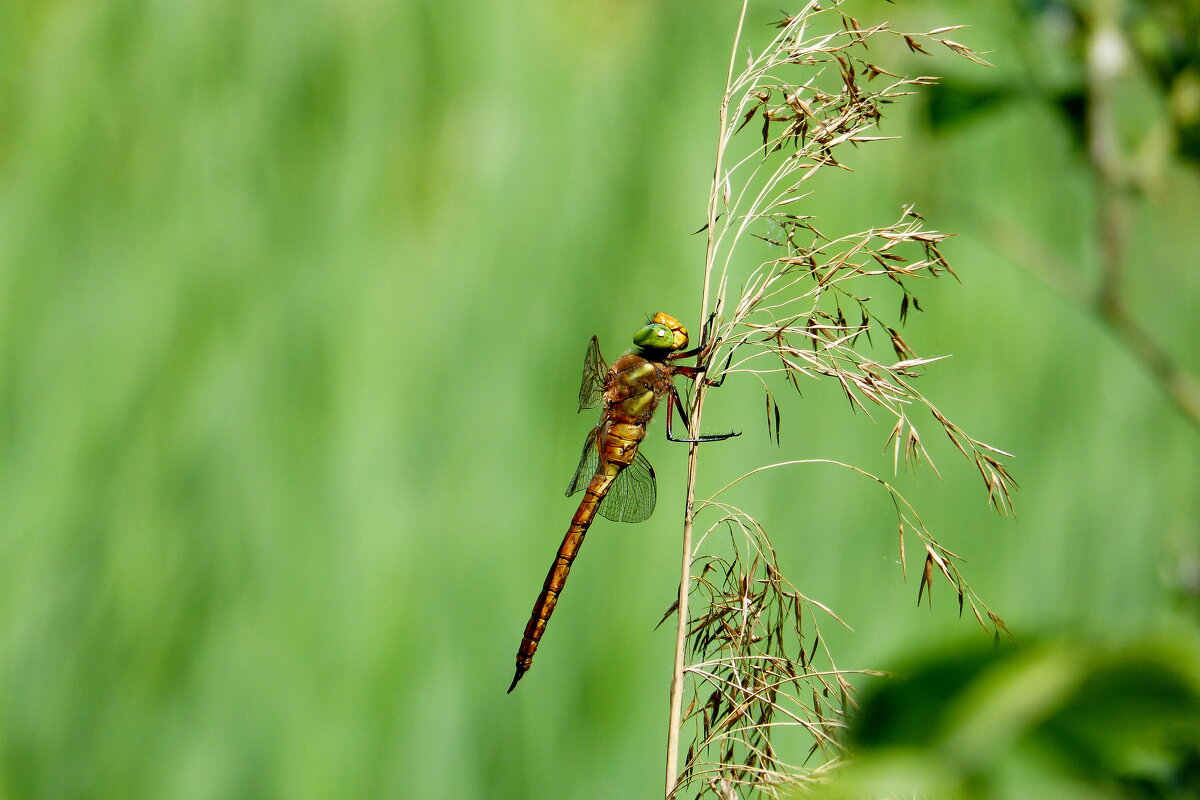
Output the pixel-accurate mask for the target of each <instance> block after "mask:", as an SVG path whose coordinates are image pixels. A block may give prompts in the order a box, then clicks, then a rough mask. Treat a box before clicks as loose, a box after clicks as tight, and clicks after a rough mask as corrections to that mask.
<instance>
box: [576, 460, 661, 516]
mask: <svg viewBox="0 0 1200 800" xmlns="http://www.w3.org/2000/svg"><path fill="white" fill-rule="evenodd" d="M592 449H593V450H595V448H592ZM657 500H658V490H657V489H656V488H655V486H654V467H652V466H650V462H649V461H647V460H646V457H645V456H644V455H642V454H641V453H638V454H637V455H635V456H634V457H633V463H632V464H630V465H629V466H628V467H626V468H625V469H623V470H621V471H620V472H619V473H618V474H617V477H616V479H615V480H614V481H613V482H612V486H610V487H609V488H608V494H607V495H605V497H604V502H602V503H601V504H600V516H602V517H604V518H605V519H611V520H612V521H613V522H642V521H644V520H647V519H649V518H650V515H651V514H653V513H654V504H655V502H656V501H657Z"/></svg>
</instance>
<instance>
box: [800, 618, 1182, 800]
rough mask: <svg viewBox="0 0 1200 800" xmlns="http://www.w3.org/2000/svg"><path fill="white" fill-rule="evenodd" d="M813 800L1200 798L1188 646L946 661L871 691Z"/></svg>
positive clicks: (1175, 642) (1001, 653) (1097, 647)
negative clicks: (834, 769) (843, 755)
mask: <svg viewBox="0 0 1200 800" xmlns="http://www.w3.org/2000/svg"><path fill="white" fill-rule="evenodd" d="M847 741H848V743H849V746H850V751H851V754H852V757H851V759H850V763H849V766H848V767H846V768H845V769H844V770H841V771H840V772H838V773H835V774H834V776H833V781H832V782H831V783H830V784H828V785H826V786H823V787H821V790H820V791H818V792H817V793H816V795H817V796H818V797H822V798H830V799H831V800H832V798H867V797H906V796H916V797H927V798H942V797H970V798H975V799H976V800H1001V799H1002V798H1025V797H1054V798H1073V797H1078V798H1085V797H1086V798H1131V799H1133V798H1147V800H1149V798H1156V799H1158V798H1161V799H1163V800H1166V799H1168V798H1178V799H1179V800H1186V798H1192V797H1196V795H1197V793H1200V638H1198V637H1197V636H1196V634H1195V631H1194V630H1180V631H1175V632H1174V635H1173V636H1171V637H1170V638H1163V639H1160V640H1153V639H1151V640H1138V641H1136V643H1134V644H1129V645H1125V646H1122V647H1120V648H1113V647H1111V646H1105V645H1103V644H1098V643H1096V642H1083V641H1065V640H1063V641H1057V642H1053V643H1040V644H1039V643H1034V644H1031V645H1030V646H1028V647H1026V648H1023V649H1020V650H1017V649H1012V648H1006V649H1005V650H999V649H998V650H992V651H988V650H984V649H981V648H979V647H978V646H975V647H968V648H961V647H960V648H959V649H956V650H951V651H949V652H945V653H939V654H936V655H930V656H926V657H925V658H924V660H922V661H919V662H916V663H909V664H907V665H905V666H904V667H903V669H902V672H901V675H900V676H899V677H898V678H896V679H895V680H892V681H887V682H881V683H879V684H877V685H876V686H875V687H874V691H872V692H870V693H869V694H868V696H867V697H866V698H865V699H864V701H863V705H862V708H861V709H860V710H859V711H858V712H857V713H856V714H855V715H854V718H853V719H852V720H851V723H850V731H849V736H848V737H847Z"/></svg>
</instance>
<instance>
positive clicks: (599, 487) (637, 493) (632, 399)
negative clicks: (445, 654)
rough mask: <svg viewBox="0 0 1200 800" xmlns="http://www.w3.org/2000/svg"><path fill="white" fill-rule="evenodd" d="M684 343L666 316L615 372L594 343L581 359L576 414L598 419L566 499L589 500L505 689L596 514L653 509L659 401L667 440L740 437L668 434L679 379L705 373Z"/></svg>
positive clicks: (520, 669) (621, 515)
mask: <svg viewBox="0 0 1200 800" xmlns="http://www.w3.org/2000/svg"><path fill="white" fill-rule="evenodd" d="M687 343H688V337H687V331H686V330H685V329H684V328H683V326H682V325H681V324H680V323H679V322H678V321H677V320H675V319H673V318H672V317H669V316H667V315H666V314H662V313H659V314H655V315H654V318H653V320H652V321H651V323H650V324H649V325H647V326H646V327H645V328H643V329H642V330H641V331H639V332H638V334H637V335H636V336H635V337H634V344H636V345H638V347H639V349H638V350H637V351H635V352H632V353H628V354H626V355H624V356H621V357H620V358H619V359H617V360H616V362H615V363H614V364H613V365H612V367H611V368H605V366H604V359H603V358H602V357H601V355H600V345H599V342H598V341H597V340H596V338H595V337H592V342H591V345H590V346H589V348H588V353H587V357H586V359H585V361H584V374H583V384H582V386H581V388H580V391H579V409H580V410H581V411H582V410H583V409H585V408H594V407H596V406H597V405H600V406H601V412H600V421H599V422H598V423H597V425H596V427H595V428H593V429H592V431H591V432H590V433H589V434H588V437H587V439H586V441H585V442H584V445H583V454H582V456H581V457H580V460H579V467H578V469H577V470H576V472H575V477H574V479H573V480H572V481H571V485H570V486H569V487H568V488H567V494H568V495H572V494H575V493H576V492H578V491H580V490H583V492H584V495H583V498H582V500H580V502H579V507H578V508H577V509H576V510H575V516H573V517H572V518H571V526H570V527H569V528H568V529H567V534H566V536H565V537H563V541H562V544H561V545H560V546H559V548H558V555H557V556H555V558H554V563H553V564H551V565H550V571H549V573H547V575H546V581H545V583H544V584H543V586H542V591H541V594H539V595H538V599H537V602H536V603H534V606H533V613H532V614H531V615H530V617H529V623H528V624H527V625H526V626H525V635H524V637H523V638H522V639H521V647H520V649H519V650H518V651H517V671H516V675H515V676H514V677H513V681H512V685H510V686H509V687H508V691H510V692H511V691H512V690H513V689H514V688H515V687H516V685H517V681H519V680H521V676H522V675H524V674H525V672H526V671H527V670H528V669H529V667H530V665H531V664H532V663H533V655H534V653H535V652H536V651H537V647H538V642H540V641H541V638H542V634H543V633H544V632H545V630H546V623H547V622H548V621H549V619H550V615H551V614H553V613H554V606H555V605H556V604H557V603H558V598H559V595H560V594H561V593H562V589H563V585H564V584H566V582H567V575H568V574H569V573H570V571H571V564H572V562H574V560H575V556H576V555H578V554H579V548H580V547H581V546H582V544H583V537H584V536H585V535H586V534H587V531H588V528H589V527H591V524H592V521H593V520H594V519H595V518H596V514H597V513H599V514H600V515H601V516H604V517H606V518H608V519H611V520H614V521H617V522H641V521H642V520H644V519H647V518H648V517H649V516H650V514H651V513H652V512H653V511H654V504H655V485H654V470H653V468H651V466H650V463H649V462H648V461H647V460H646V458H645V456H643V455H642V454H641V453H639V452H638V446H639V445H640V444H641V442H642V440H643V439H645V438H646V426H647V425H648V424H649V423H650V419H651V417H652V416H653V415H654V411H655V409H656V408H658V405H659V403H660V402H662V401H663V400H664V399H667V400H668V409H667V437H668V438H669V439H672V440H673V441H684V442H690V441H716V440H719V439H725V438H728V437H729V436H734V435H736V434H722V435H717V436H701V437H698V438H697V439H675V437H673V436H672V435H671V410H672V408H671V406H672V405H674V407H675V408H677V409H678V410H679V412H680V414H681V416H683V417H684V419H685V420H686V415H685V414H684V411H683V404H682V402H681V401H680V399H679V395H678V393H677V392H676V391H675V386H674V384H673V383H672V381H673V379H674V378H675V376H676V375H682V376H685V377H688V378H693V379H694V378H696V377H697V376H698V375H699V374H700V373H701V371H702V370H701V368H698V367H687V366H682V365H675V364H673V363H672V362H673V361H676V360H678V359H681V358H686V357H689V356H693V355H697V354H698V353H700V352H701V351H702V350H703V348H702V347H701V348H697V349H696V350H692V351H687V352H682V351H684V349H685V348H686V347H687Z"/></svg>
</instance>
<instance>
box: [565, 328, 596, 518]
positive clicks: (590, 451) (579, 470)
mask: <svg viewBox="0 0 1200 800" xmlns="http://www.w3.org/2000/svg"><path fill="white" fill-rule="evenodd" d="M593 341H595V340H594V339H593ZM596 432H597V431H596V429H592V432H591V433H589V434H588V436H587V439H586V440H584V442H583V452H582V453H581V454H580V456H579V466H578V467H576V468H575V477H573V478H571V483H570V485H568V486H567V497H570V496H571V495H573V494H575V493H576V492H582V491H583V490H584V489H586V488H587V487H588V484H589V483H591V482H592V476H593V475H595V474H596V469H597V468H598V467H599V466H600V448H599V447H597V446H596Z"/></svg>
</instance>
